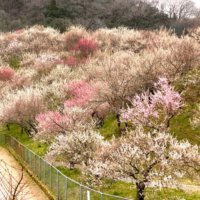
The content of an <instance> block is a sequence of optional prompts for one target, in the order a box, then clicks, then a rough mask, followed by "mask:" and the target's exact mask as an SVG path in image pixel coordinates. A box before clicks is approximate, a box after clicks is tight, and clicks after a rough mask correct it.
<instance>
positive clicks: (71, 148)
mask: <svg viewBox="0 0 200 200" xmlns="http://www.w3.org/2000/svg"><path fill="white" fill-rule="evenodd" d="M105 144H106V142H105V141H104V140H103V137H102V136H101V135H100V134H99V133H98V132H96V131H94V130H92V129H87V130H84V131H73V132H71V133H69V134H67V135H63V134H62V135H59V136H57V137H56V141H55V142H54V143H53V144H52V145H51V146H50V149H49V152H48V154H47V158H48V159H49V160H52V159H53V160H55V159H56V157H57V156H63V159H64V160H65V161H66V162H68V163H69V166H70V168H74V167H75V165H76V164H83V165H85V166H88V164H89V161H90V160H92V159H93V158H94V155H95V153H96V151H97V150H99V149H100V148H102V146H103V145H105Z"/></svg>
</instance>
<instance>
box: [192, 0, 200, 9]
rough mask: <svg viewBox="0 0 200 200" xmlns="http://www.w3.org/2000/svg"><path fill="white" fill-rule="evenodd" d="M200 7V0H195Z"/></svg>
mask: <svg viewBox="0 0 200 200" xmlns="http://www.w3.org/2000/svg"><path fill="white" fill-rule="evenodd" d="M193 1H194V2H195V4H196V6H197V7H198V8H200V0H193Z"/></svg>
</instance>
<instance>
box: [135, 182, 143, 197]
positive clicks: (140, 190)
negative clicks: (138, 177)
mask: <svg viewBox="0 0 200 200" xmlns="http://www.w3.org/2000/svg"><path fill="white" fill-rule="evenodd" d="M136 187H137V200H144V197H145V195H144V190H145V184H144V182H139V183H136Z"/></svg>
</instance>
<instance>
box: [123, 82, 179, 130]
mask: <svg viewBox="0 0 200 200" xmlns="http://www.w3.org/2000/svg"><path fill="white" fill-rule="evenodd" d="M154 87H155V92H154V93H150V92H149V91H146V92H144V93H142V94H141V95H136V96H135V97H134V98H133V99H132V100H131V107H128V109H126V110H122V119H123V120H124V121H131V122H132V123H133V124H135V125H141V124H142V125H144V126H150V127H152V126H153V127H155V126H156V127H157V126H158V125H161V126H163V125H164V124H165V125H166V126H167V124H166V123H168V120H170V119H171V118H172V117H173V115H174V114H175V113H176V112H177V111H178V109H180V107H181V106H182V98H181V96H180V94H179V93H178V92H176V91H174V89H173V88H172V87H171V86H170V85H169V83H168V81H167V79H166V78H159V80H158V82H157V83H155V84H154Z"/></svg>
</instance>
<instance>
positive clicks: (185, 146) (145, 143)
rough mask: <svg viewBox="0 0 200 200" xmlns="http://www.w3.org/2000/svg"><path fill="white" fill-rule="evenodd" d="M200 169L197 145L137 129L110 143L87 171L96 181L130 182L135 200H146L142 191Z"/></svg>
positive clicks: (156, 132) (166, 135)
mask: <svg viewBox="0 0 200 200" xmlns="http://www.w3.org/2000/svg"><path fill="white" fill-rule="evenodd" d="M199 166H200V155H199V148H198V146H192V145H191V144H190V143H189V142H188V141H181V142H179V141H178V140H177V139H175V138H173V136H172V135H171V134H168V133H166V132H159V131H156V130H154V131H153V132H145V131H144V129H143V128H140V127H139V128H137V129H136V130H134V131H133V130H132V131H130V132H128V133H127V136H123V137H121V138H120V139H119V140H116V141H113V142H112V144H111V145H108V146H107V147H106V148H104V150H103V151H101V152H100V153H99V154H98V156H97V157H96V158H95V159H93V160H92V161H91V163H90V168H89V170H88V171H89V172H90V173H92V175H93V176H95V177H99V178H103V177H106V178H108V177H109V178H112V179H114V180H124V179H125V180H126V179H131V180H132V182H133V183H134V184H135V185H136V189H137V200H144V199H145V188H146V187H148V185H149V184H150V183H155V184H156V185H160V184H162V185H163V184H165V186H167V185H168V184H170V183H172V182H174V181H176V178H180V177H182V176H183V175H185V174H186V173H187V172H190V173H195V169H196V168H199Z"/></svg>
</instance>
